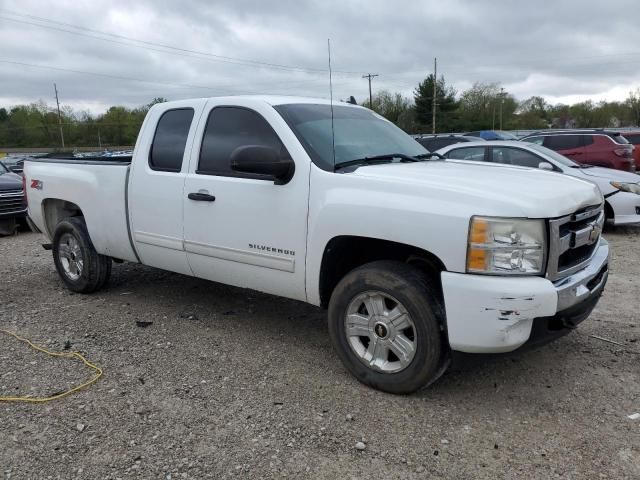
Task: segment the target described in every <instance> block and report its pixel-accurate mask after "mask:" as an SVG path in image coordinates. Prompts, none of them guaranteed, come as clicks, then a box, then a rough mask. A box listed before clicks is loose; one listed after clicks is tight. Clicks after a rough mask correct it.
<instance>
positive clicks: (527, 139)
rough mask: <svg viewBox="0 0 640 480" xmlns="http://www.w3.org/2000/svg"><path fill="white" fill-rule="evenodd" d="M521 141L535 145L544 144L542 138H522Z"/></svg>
mask: <svg viewBox="0 0 640 480" xmlns="http://www.w3.org/2000/svg"><path fill="white" fill-rule="evenodd" d="M522 141H524V142H529V143H535V144H536V145H542V143H543V142H544V137H529V138H523V139H522Z"/></svg>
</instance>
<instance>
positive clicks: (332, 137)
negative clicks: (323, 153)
mask: <svg viewBox="0 0 640 480" xmlns="http://www.w3.org/2000/svg"><path fill="white" fill-rule="evenodd" d="M327 50H328V51H329V103H330V104H331V150H332V152H333V167H334V168H335V166H336V133H335V130H334V128H333V82H332V80H331V39H330V38H327Z"/></svg>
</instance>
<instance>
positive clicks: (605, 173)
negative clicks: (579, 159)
mask: <svg viewBox="0 0 640 480" xmlns="http://www.w3.org/2000/svg"><path fill="white" fill-rule="evenodd" d="M578 170H579V171H580V172H581V173H583V174H584V175H585V177H587V178H589V177H598V178H605V179H607V180H610V181H616V182H625V183H638V182H640V175H638V174H635V173H631V172H623V171H622V170H615V169H613V168H604V167H589V168H580V169H578Z"/></svg>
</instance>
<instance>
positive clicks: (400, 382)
mask: <svg viewBox="0 0 640 480" xmlns="http://www.w3.org/2000/svg"><path fill="white" fill-rule="evenodd" d="M444 320H445V317H444V309H443V307H442V302H441V300H440V299H439V297H438V295H437V287H436V286H435V285H433V284H432V282H430V281H429V279H428V278H427V276H426V275H424V274H423V273H422V272H421V271H420V270H419V269H417V268H415V267H413V266H410V265H407V264H405V263H401V262H394V261H376V262H372V263H369V264H366V265H363V266H362V267H359V268H356V269H355V270H353V271H351V272H350V273H348V274H347V275H346V276H345V277H344V278H343V279H342V280H341V281H340V282H339V283H338V285H337V286H336V288H335V290H334V291H333V294H332V296H331V300H330V302H329V334H330V336H331V340H332V342H333V345H334V347H335V349H336V351H337V353H338V355H339V357H340V359H341V360H342V362H343V363H344V365H345V366H346V367H347V369H348V370H349V371H350V372H351V373H352V374H353V375H354V376H355V377H356V378H357V379H358V380H359V381H360V382H362V383H364V384H366V385H369V386H371V387H373V388H376V389H378V390H382V391H385V392H389V393H396V394H409V393H413V392H415V391H417V390H419V389H420V388H423V387H426V386H428V385H430V384H431V383H433V382H434V381H436V380H437V379H438V378H439V377H440V376H441V375H442V374H443V373H444V371H445V370H446V367H447V366H448V358H449V347H448V345H447V343H446V335H445V332H444Z"/></svg>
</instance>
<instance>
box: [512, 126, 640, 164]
mask: <svg viewBox="0 0 640 480" xmlns="http://www.w3.org/2000/svg"><path fill="white" fill-rule="evenodd" d="M521 140H522V141H523V142H531V143H537V144H538V145H542V146H543V147H547V148H550V149H551V150H555V151H556V152H558V153H561V154H562V155H564V156H565V157H569V158H570V159H571V160H573V161H575V162H578V163H583V164H585V165H594V166H596V167H608V168H615V169H617V170H624V171H626V172H635V171H636V164H635V162H634V159H633V145H631V144H630V143H629V141H628V140H627V139H626V138H625V137H623V136H622V135H621V134H620V132H614V131H610V130H564V131H563V130H557V131H549V132H547V131H543V132H537V133H534V134H531V135H528V136H526V137H524V138H522V139H521Z"/></svg>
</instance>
